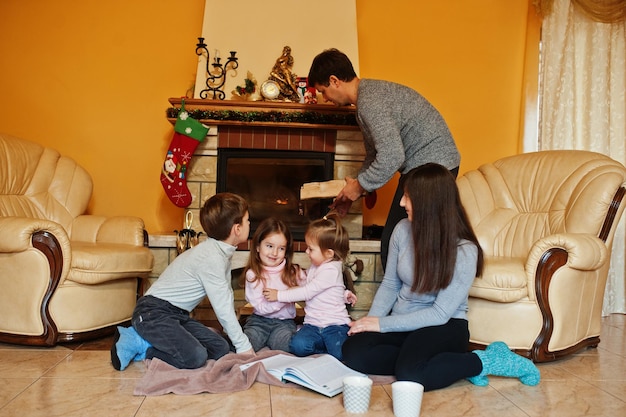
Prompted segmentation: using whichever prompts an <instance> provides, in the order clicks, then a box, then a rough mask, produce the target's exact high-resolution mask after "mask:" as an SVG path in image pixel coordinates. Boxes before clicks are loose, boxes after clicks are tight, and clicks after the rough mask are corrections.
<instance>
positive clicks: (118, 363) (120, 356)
mask: <svg viewBox="0 0 626 417" xmlns="http://www.w3.org/2000/svg"><path fill="white" fill-rule="evenodd" d="M150 346H151V345H150V343H148V342H147V341H145V340H144V339H143V338H142V337H141V336H139V335H138V334H137V331H135V328H134V327H132V326H131V327H121V326H117V329H116V330H115V337H114V339H113V346H111V363H112V364H113V367H114V368H115V369H117V370H118V371H123V370H124V369H126V367H127V366H128V364H129V363H130V362H131V361H132V360H143V359H145V357H146V351H147V350H148V348H149V347H150Z"/></svg>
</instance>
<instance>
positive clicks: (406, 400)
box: [391, 381, 424, 417]
mask: <svg viewBox="0 0 626 417" xmlns="http://www.w3.org/2000/svg"><path fill="white" fill-rule="evenodd" d="M391 394H392V397H393V415H394V416H395V417H419V415H420V410H421V408H422V397H423V396H424V386H423V385H422V384H419V383H417V382H411V381H396V382H394V383H392V384H391Z"/></svg>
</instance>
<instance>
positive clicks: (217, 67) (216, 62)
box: [196, 38, 239, 100]
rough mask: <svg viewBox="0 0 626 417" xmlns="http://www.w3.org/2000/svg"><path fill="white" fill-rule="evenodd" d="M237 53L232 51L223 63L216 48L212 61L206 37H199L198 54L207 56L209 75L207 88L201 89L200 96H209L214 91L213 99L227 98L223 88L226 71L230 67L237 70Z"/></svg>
mask: <svg viewBox="0 0 626 417" xmlns="http://www.w3.org/2000/svg"><path fill="white" fill-rule="evenodd" d="M235 54H237V52H236V51H230V56H229V57H228V59H227V60H226V63H225V64H224V65H222V64H221V63H220V61H221V58H220V57H219V54H218V52H217V50H216V51H215V56H214V57H213V62H210V59H209V50H208V49H207V47H206V43H204V38H198V43H197V44H196V55H198V56H201V55H202V56H205V57H206V77H207V78H206V88H205V89H204V90H202V91H200V98H208V96H209V93H213V97H211V98H213V99H216V98H219V99H220V100H224V98H226V94H225V93H224V90H222V88H223V87H224V83H225V82H226V73H227V72H228V70H229V69H232V70H235V69H237V67H239V62H237V57H235ZM211 67H213V68H211Z"/></svg>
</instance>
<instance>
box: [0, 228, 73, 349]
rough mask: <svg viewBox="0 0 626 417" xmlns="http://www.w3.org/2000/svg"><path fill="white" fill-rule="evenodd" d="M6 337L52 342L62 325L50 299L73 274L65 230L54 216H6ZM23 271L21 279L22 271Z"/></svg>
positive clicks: (2, 336)
mask: <svg viewBox="0 0 626 417" xmlns="http://www.w3.org/2000/svg"><path fill="white" fill-rule="evenodd" d="M0 254H2V259H3V260H2V263H1V264H0V280H1V281H2V283H1V284H0V285H1V286H2V288H3V290H2V296H1V297H0V298H1V301H0V315H1V316H2V324H1V325H0V341H2V342H7V343H20V344H24V343H25V344H31V345H39V346H52V345H54V344H55V343H56V341H57V335H58V332H57V327H56V325H55V323H54V321H53V319H52V317H51V315H50V312H49V309H48V303H49V301H50V299H51V297H52V294H54V292H55V290H56V288H57V287H58V286H59V285H61V284H62V283H63V281H65V279H66V278H67V277H68V276H69V270H70V262H71V250H70V243H69V239H68V236H67V234H66V233H65V230H64V229H63V228H62V227H61V225H59V224H58V223H55V222H51V221H49V220H39V219H31V218H25V217H0ZM17 271H19V272H20V273H23V276H19V279H15V278H17V277H16V272H17Z"/></svg>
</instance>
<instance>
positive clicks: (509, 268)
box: [469, 257, 528, 303]
mask: <svg viewBox="0 0 626 417" xmlns="http://www.w3.org/2000/svg"><path fill="white" fill-rule="evenodd" d="M469 294H470V296H472V297H478V298H484V299H486V300H491V301H498V302H502V303H512V302H514V301H517V300H520V299H522V298H524V297H527V296H528V280H527V277H526V272H525V270H524V259H522V258H505V257H498V258H494V257H485V266H484V269H483V274H482V276H481V277H478V278H476V279H475V280H474V283H473V284H472V288H470V293H469Z"/></svg>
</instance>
